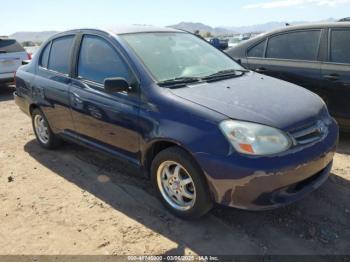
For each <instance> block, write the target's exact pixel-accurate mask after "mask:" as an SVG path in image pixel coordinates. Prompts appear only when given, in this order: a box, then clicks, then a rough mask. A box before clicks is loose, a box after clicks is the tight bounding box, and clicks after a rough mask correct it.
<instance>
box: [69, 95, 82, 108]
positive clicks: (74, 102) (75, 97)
mask: <svg viewBox="0 0 350 262" xmlns="http://www.w3.org/2000/svg"><path fill="white" fill-rule="evenodd" d="M71 101H72V102H71V103H72V105H75V106H78V105H82V104H83V103H84V101H83V100H82V99H81V98H80V97H79V95H77V94H75V93H71Z"/></svg>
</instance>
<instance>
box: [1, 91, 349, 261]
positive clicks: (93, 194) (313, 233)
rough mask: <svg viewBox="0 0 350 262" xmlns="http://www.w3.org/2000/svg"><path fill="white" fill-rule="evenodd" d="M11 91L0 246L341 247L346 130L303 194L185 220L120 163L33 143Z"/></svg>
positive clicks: (134, 249)
mask: <svg viewBox="0 0 350 262" xmlns="http://www.w3.org/2000/svg"><path fill="white" fill-rule="evenodd" d="M12 92H13V89H12V88H11V87H0V217H1V224H0V254H36V255H39V254H138V255H142V254H165V255H166V254H350V135H349V134H342V135H341V139H340V144H339V149H338V153H337V154H336V157H335V163H334V167H333V170H332V175H331V177H330V178H329V180H328V181H327V182H326V183H325V184H324V185H323V186H322V187H321V188H320V189H319V190H317V191H316V192H314V193H312V194H311V195H309V196H308V197H307V198H305V199H304V200H302V201H300V202H298V203H296V204H293V205H291V206H288V207H286V208H282V209H278V210H273V211H267V212H247V211H241V210H236V209H229V208H224V207H216V208H215V209H214V210H213V211H212V212H211V213H210V214H209V215H207V216H206V217H205V218H203V219H201V220H199V221H196V222H185V221H182V220H179V219H177V218H175V217H173V216H172V215H170V214H169V213H168V212H167V211H165V210H164V209H163V207H162V206H161V204H160V202H159V201H158V200H157V199H156V198H155V197H154V192H153V190H152V189H151V188H150V183H149V181H148V180H147V179H145V178H143V177H140V176H139V175H138V174H137V172H135V171H134V170H130V169H129V168H128V167H127V166H126V165H125V164H123V163H120V162H118V161H116V160H115V159H112V158H110V157H108V156H105V155H101V154H100V153H96V152H93V151H90V150H87V149H85V148H82V147H79V146H76V145H72V144H65V145H64V146H63V147H62V148H60V149H59V150H57V151H47V150H44V149H41V148H40V147H39V146H38V144H37V143H36V142H35V140H34V134H33V132H32V128H31V121H30V119H29V118H28V117H27V116H25V115H24V114H23V113H22V112H21V111H20V110H19V109H18V108H17V106H16V105H15V104H14V102H13V99H12Z"/></svg>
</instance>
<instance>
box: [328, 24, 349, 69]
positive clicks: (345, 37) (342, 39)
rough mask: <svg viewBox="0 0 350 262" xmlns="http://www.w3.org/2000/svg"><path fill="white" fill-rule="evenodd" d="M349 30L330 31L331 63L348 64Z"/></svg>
mask: <svg viewBox="0 0 350 262" xmlns="http://www.w3.org/2000/svg"><path fill="white" fill-rule="evenodd" d="M349 45H350V30H335V31H332V37H331V61H332V62H336V63H347V64H350V48H349Z"/></svg>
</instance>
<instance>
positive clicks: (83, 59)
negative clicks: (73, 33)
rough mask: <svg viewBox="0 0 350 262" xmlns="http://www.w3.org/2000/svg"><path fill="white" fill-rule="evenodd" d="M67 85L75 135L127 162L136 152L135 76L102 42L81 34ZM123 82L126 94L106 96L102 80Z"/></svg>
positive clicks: (119, 93)
mask: <svg viewBox="0 0 350 262" xmlns="http://www.w3.org/2000/svg"><path fill="white" fill-rule="evenodd" d="M81 41H82V42H81V45H80V50H79V51H78V53H79V55H78V58H77V62H76V63H77V72H76V79H75V80H74V82H73V83H72V85H71V89H70V96H71V108H72V116H73V120H74V123H75V128H76V132H77V133H78V135H79V136H80V138H81V139H83V140H84V141H85V142H87V143H89V144H93V146H95V147H99V148H101V149H104V150H108V151H110V152H111V153H116V154H121V156H123V157H127V158H130V160H135V159H137V154H138V152H139V139H140V137H139V127H138V122H139V102H140V101H139V91H138V84H137V82H138V81H137V80H136V77H135V75H134V74H133V73H132V70H131V69H130V67H129V66H128V64H127V63H126V62H125V61H126V60H125V59H124V58H123V57H122V56H121V55H120V53H119V52H118V51H117V49H116V48H115V47H114V46H113V45H112V44H111V43H110V42H109V41H108V40H107V39H105V38H103V37H102V36H97V35H89V34H85V35H84V36H83V37H82V40H81ZM110 77H122V78H125V79H126V80H127V81H128V82H129V83H130V86H131V90H130V91H129V92H118V93H107V92H106V91H105V90H104V85H103V83H104V79H106V78H110Z"/></svg>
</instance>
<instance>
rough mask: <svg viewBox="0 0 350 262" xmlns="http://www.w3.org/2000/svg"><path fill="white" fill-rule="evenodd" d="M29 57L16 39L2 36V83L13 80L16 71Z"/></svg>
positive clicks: (0, 58) (0, 52) (0, 53)
mask: <svg viewBox="0 0 350 262" xmlns="http://www.w3.org/2000/svg"><path fill="white" fill-rule="evenodd" d="M27 59H30V57H29V56H28V54H27V53H26V51H25V50H24V48H23V47H22V46H21V45H20V44H19V43H18V42H17V41H16V40H15V39H9V38H7V37H0V83H6V82H13V76H14V72H15V71H16V70H17V68H18V67H20V66H21V65H22V61H23V60H27Z"/></svg>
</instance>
